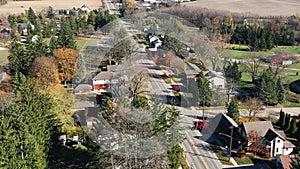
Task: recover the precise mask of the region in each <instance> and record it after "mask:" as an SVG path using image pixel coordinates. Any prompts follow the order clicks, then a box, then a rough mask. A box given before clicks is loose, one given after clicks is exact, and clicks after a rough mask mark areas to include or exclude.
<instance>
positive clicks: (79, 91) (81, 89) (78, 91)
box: [74, 84, 93, 94]
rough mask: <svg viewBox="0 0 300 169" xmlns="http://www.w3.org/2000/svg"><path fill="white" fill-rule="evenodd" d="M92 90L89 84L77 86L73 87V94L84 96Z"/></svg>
mask: <svg viewBox="0 0 300 169" xmlns="http://www.w3.org/2000/svg"><path fill="white" fill-rule="evenodd" d="M92 89H93V86H92V85H90V84H79V85H78V86H76V87H75V89H74V93H75V94H85V93H90V92H91V91H92Z"/></svg>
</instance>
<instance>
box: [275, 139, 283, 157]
mask: <svg viewBox="0 0 300 169" xmlns="http://www.w3.org/2000/svg"><path fill="white" fill-rule="evenodd" d="M273 143H274V146H275V149H274V156H276V155H281V154H283V145H284V141H283V140H282V139H281V138H279V137H276V138H275V139H274V142H273ZM277 150H278V151H277Z"/></svg>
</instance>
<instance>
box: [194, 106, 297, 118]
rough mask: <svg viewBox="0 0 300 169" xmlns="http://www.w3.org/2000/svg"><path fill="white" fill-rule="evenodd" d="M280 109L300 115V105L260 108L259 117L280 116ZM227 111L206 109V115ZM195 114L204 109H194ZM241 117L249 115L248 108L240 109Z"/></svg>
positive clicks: (210, 115)
mask: <svg viewBox="0 0 300 169" xmlns="http://www.w3.org/2000/svg"><path fill="white" fill-rule="evenodd" d="M280 110H283V111H284V112H285V113H289V114H291V115H292V116H298V115H300V107H293V108H266V110H260V111H261V112H260V113H259V114H257V115H256V116H257V117H268V116H273V117H274V116H276V117H279V112H280ZM222 112H224V113H225V112H226V109H218V110H204V113H205V116H207V117H214V116H215V115H217V114H219V113H222ZM194 115H200V116H202V110H194ZM240 115H241V117H248V110H247V109H240Z"/></svg>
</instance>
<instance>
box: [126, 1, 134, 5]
mask: <svg viewBox="0 0 300 169" xmlns="http://www.w3.org/2000/svg"><path fill="white" fill-rule="evenodd" d="M126 3H127V4H128V5H131V6H134V5H135V0H126Z"/></svg>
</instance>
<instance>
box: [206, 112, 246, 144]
mask: <svg viewBox="0 0 300 169" xmlns="http://www.w3.org/2000/svg"><path fill="white" fill-rule="evenodd" d="M231 132H232V138H233V139H232V148H233V149H239V148H241V147H242V146H243V144H245V142H246V139H245V138H244V137H243V136H242V135H241V133H240V132H239V128H238V124H237V123H236V122H235V121H234V120H233V119H232V118H230V117H229V116H227V115H226V114H225V113H219V114H218V115H216V116H215V117H214V118H212V119H209V122H208V127H207V128H203V129H202V131H201V134H202V135H204V136H208V137H211V138H214V137H213V136H216V137H217V138H218V139H217V140H220V141H221V143H219V144H223V146H227V147H229V146H230V137H231ZM211 138H207V140H209V141H211V142H213V141H215V140H214V139H213V140H210V139H211Z"/></svg>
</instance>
